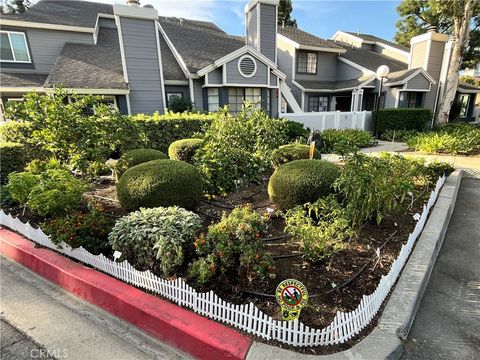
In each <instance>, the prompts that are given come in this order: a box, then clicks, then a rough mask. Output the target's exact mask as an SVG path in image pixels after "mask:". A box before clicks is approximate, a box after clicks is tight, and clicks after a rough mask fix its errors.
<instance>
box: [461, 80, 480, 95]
mask: <svg viewBox="0 0 480 360" xmlns="http://www.w3.org/2000/svg"><path fill="white" fill-rule="evenodd" d="M458 90H459V91H460V92H461V91H462V90H464V91H472V90H474V91H475V90H476V91H477V92H479V93H480V87H478V86H475V85H471V84H467V83H464V82H460V83H459V84H458Z"/></svg>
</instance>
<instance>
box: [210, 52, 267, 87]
mask: <svg viewBox="0 0 480 360" xmlns="http://www.w3.org/2000/svg"><path fill="white" fill-rule="evenodd" d="M243 59H250V60H252V61H253V65H254V70H253V72H252V73H251V74H250V75H247V74H244V73H243V71H242V69H241V67H240V63H241V62H242V61H243ZM237 69H238V72H239V73H240V75H242V76H243V77H244V78H247V79H249V78H251V77H254V76H255V74H256V73H257V62H256V61H255V59H254V58H253V57H252V56H251V55H248V54H246V55H243V56H241V57H240V58H239V59H238V61H237ZM268 69H269V70H268V74H270V68H269V67H268ZM206 75H208V73H207V74H206ZM269 85H270V83H269Z"/></svg>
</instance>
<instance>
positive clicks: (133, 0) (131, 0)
mask: <svg viewBox="0 0 480 360" xmlns="http://www.w3.org/2000/svg"><path fill="white" fill-rule="evenodd" d="M127 5H128V6H140V1H139V0H127Z"/></svg>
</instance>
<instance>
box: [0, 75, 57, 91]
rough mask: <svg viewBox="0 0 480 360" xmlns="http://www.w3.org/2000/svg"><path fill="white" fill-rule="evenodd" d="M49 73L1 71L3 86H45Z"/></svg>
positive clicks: (0, 82)
mask: <svg viewBox="0 0 480 360" xmlns="http://www.w3.org/2000/svg"><path fill="white" fill-rule="evenodd" d="M47 76H48V74H31V73H8V72H3V71H2V72H0V85H1V87H11V88H15V87H26V88H34V87H35V88H37V87H43V83H44V82H45V80H46V79H47Z"/></svg>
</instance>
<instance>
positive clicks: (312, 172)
mask: <svg viewBox="0 0 480 360" xmlns="http://www.w3.org/2000/svg"><path fill="white" fill-rule="evenodd" d="M338 176H340V170H339V167H338V166H337V165H335V164H332V163H330V162H328V161H324V160H295V161H291V162H289V163H286V164H284V165H282V166H280V167H279V168H278V169H277V170H275V172H274V173H273V175H272V176H271V177H270V181H269V182H268V195H269V197H270V200H271V201H272V202H273V203H274V204H276V205H277V206H278V207H279V209H281V210H287V209H290V208H292V207H294V206H295V205H301V204H304V203H307V202H314V201H316V200H317V199H318V198H320V197H323V196H326V195H328V194H329V193H330V192H331V190H332V186H333V183H334V182H335V180H336V179H337V178H338Z"/></svg>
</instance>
